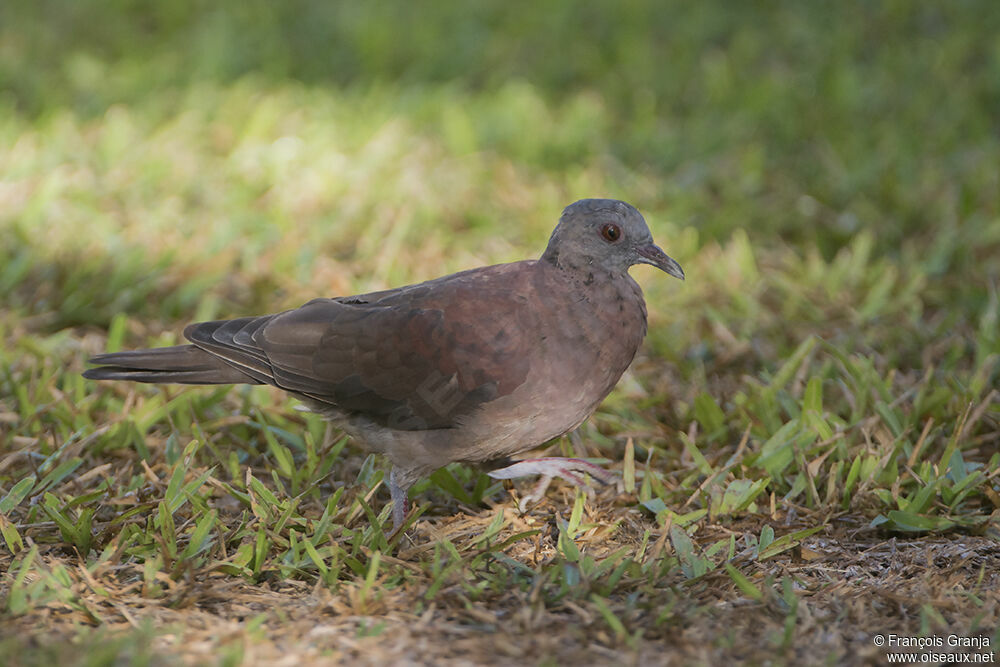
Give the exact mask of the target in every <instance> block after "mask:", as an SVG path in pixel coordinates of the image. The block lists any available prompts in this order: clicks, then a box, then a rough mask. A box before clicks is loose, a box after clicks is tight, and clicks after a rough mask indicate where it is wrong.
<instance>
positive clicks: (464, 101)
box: [0, 0, 1000, 665]
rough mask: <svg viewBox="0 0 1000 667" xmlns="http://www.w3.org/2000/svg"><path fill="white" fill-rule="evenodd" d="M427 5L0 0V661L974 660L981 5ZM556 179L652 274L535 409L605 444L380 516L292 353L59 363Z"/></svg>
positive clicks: (978, 624)
mask: <svg viewBox="0 0 1000 667" xmlns="http://www.w3.org/2000/svg"><path fill="white" fill-rule="evenodd" d="M466 4H467V3H462V4H461V5H460V6H459V5H456V6H455V7H451V6H447V5H444V4H437V3H434V4H427V3H401V2H389V3H369V4H365V3H360V4H359V3H328V4H320V3H317V4H315V5H314V4H310V3H306V2H301V1H296V2H288V3H271V2H265V1H264V0H251V1H248V2H235V1H234V2H219V3H202V2H194V1H193V0H189V1H183V2H170V3H158V4H155V5H152V6H144V5H140V4H139V3H130V2H123V1H121V2H99V1H98V0H81V1H80V2H75V3H72V4H71V5H70V4H67V3H60V2H54V1H39V2H35V3H17V2H15V3H12V4H11V5H10V6H5V7H3V8H2V9H0V664H3V665H50V664H71V665H111V664H152V665H172V664H224V665H264V664H292V665H312V664H328V663H338V662H348V663H352V664H376V663H377V664H397V663H407V662H408V661H412V662H416V663H418V664H425V663H426V664H479V663H499V664H553V665H555V664H574V663H580V664H643V665H645V664H661V663H681V664H686V663H696V664H725V662H731V663H733V662H735V663H751V664H762V663H770V664H886V662H887V660H888V655H887V653H888V652H890V651H893V650H895V649H894V647H891V646H888V645H887V646H879V645H877V644H876V637H877V636H883V637H890V636H892V635H896V636H897V637H903V638H924V639H927V640H930V641H933V640H934V639H935V638H940V639H941V640H942V641H943V642H944V646H943V647H939V648H935V649H933V650H935V651H939V652H947V651H956V652H957V653H958V654H960V655H961V656H969V657H970V659H976V660H979V659H984V658H985V659H988V656H989V655H992V656H993V660H994V661H995V660H996V657H995V654H996V652H997V650H998V649H997V646H998V644H1000V593H998V591H1000V38H998V37H997V35H1000V12H997V11H996V10H995V7H994V4H993V3H992V2H988V1H983V2H973V1H957V0H956V1H955V2H951V3H909V2H877V3H822V4H821V3H794V2H762V3H750V2H746V3H726V2H721V0H720V1H712V2H700V3H683V2H668V3H655V2H643V1H641V0H634V1H633V0H630V1H628V2H622V3H606V4H601V3H594V4H587V5H580V4H579V3H574V2H570V1H569V0H559V1H556V2H550V3H545V4H544V5H542V4H541V3H528V2H516V1H515V2H493V1H484V2H477V3H468V4H467V6H466ZM583 197H614V198H619V199H624V200H626V201H629V202H630V203H632V204H634V205H635V206H637V207H638V208H639V209H640V210H641V211H642V212H643V213H644V215H645V216H646V219H647V220H648V221H649V223H650V227H651V229H652V231H653V234H654V237H655V238H656V240H657V242H658V244H659V245H660V246H661V247H663V248H664V249H665V250H666V251H667V252H668V253H669V254H670V255H671V256H673V257H674V258H676V259H677V260H678V261H679V262H680V263H681V265H682V266H683V267H684V270H685V272H686V274H687V280H686V281H685V282H683V283H680V282H678V281H676V280H672V279H670V278H667V277H666V276H664V275H663V274H662V273H659V272H657V271H655V270H653V269H651V268H644V267H637V268H636V269H634V270H633V275H634V276H635V278H636V279H637V280H638V282H639V283H640V284H641V285H642V286H643V289H644V291H645V295H646V302H647V307H648V310H649V317H650V321H649V334H648V336H647V338H646V341H645V343H644V344H643V347H642V349H641V350H640V353H639V356H638V357H637V359H636V360H635V362H634V363H633V365H632V367H631V369H630V370H629V372H628V373H626V375H625V377H624V378H623V379H622V381H621V382H620V383H619V385H618V387H617V388H616V390H615V391H614V392H613V393H612V395H611V396H610V397H609V398H608V399H607V400H606V401H605V402H604V404H603V405H602V406H601V407H600V408H599V410H598V411H597V413H596V414H595V415H594V416H593V417H591V418H590V419H589V420H588V421H587V422H585V423H584V425H583V426H581V427H580V428H579V429H578V430H577V431H576V432H574V433H573V434H572V435H571V436H570V437H565V438H562V439H559V440H557V441H554V442H552V443H550V444H549V446H548V447H547V449H546V450H542V451H548V452H550V453H553V454H554V455H575V456H585V457H590V458H592V459H595V460H600V461H603V464H604V465H605V466H606V467H607V468H609V469H610V470H613V471H615V472H616V473H617V474H619V475H620V477H621V481H620V483H619V484H617V485H614V486H610V487H602V488H597V489H593V490H591V491H590V492H584V491H579V490H577V489H575V488H574V487H572V486H569V485H568V484H565V483H562V482H557V483H553V485H552V486H551V487H550V488H549V490H548V492H547V494H546V496H545V498H544V500H543V501H542V502H540V503H538V504H537V505H534V506H531V507H529V508H527V510H526V511H525V512H523V513H522V512H519V511H518V499H519V498H520V497H521V496H522V495H524V494H526V493H528V492H529V491H530V489H531V485H532V481H531V480H524V481H518V482H515V483H511V482H497V481H495V480H492V479H491V478H489V477H487V476H486V475H485V474H484V473H482V472H481V471H479V470H477V469H475V468H473V467H469V466H461V465H453V466H449V467H448V468H445V469H442V470H440V471H438V472H437V473H435V474H434V475H433V476H432V477H431V478H430V479H428V480H426V481H424V482H422V483H420V484H418V485H417V486H416V487H415V488H414V490H413V492H412V495H411V499H412V501H413V504H414V505H415V506H416V507H417V508H418V514H419V517H418V518H416V519H415V520H414V521H412V522H411V524H410V526H409V528H408V530H406V531H405V532H404V533H403V534H401V535H398V536H395V537H390V535H389V529H390V527H391V521H390V520H389V518H388V514H387V510H388V495H389V494H388V490H387V489H386V488H385V480H384V479H383V475H384V470H385V469H384V467H383V462H382V461H381V460H379V459H378V458H377V457H373V456H369V455H368V454H367V453H366V452H365V451H364V450H362V449H361V448H359V447H358V446H357V445H356V443H354V442H352V441H351V440H350V439H349V438H346V437H345V436H344V435H343V434H341V433H340V432H339V431H337V430H336V429H334V428H331V427H329V426H328V425H327V424H325V423H324V422H323V421H322V420H320V419H319V418H318V417H316V416H315V415H312V414H310V413H307V412H302V411H300V410H296V405H297V403H296V402H295V401H294V400H292V399H289V398H288V397H287V396H286V395H285V394H283V393H281V392H279V391H275V390H272V389H269V388H264V387H245V386H241V387H232V388H230V387H214V388H212V387H209V388H182V387H179V386H155V385H130V384H127V383H95V382H90V381H87V380H84V379H83V378H82V377H81V376H80V373H81V372H82V371H83V370H84V368H86V363H85V362H86V359H87V358H88V357H89V356H91V355H93V354H96V353H99V352H102V351H104V350H117V349H128V348H136V347H149V346H156V345H167V344H173V343H175V342H178V341H179V340H180V332H181V330H182V329H183V326H184V325H185V324H187V323H188V322H191V321H197V320H205V319H215V318H227V317H240V316H246V315H255V314H261V313H267V312H277V311H279V310H284V309H288V308H292V307H296V306H298V305H300V304H302V303H304V302H305V301H307V300H309V299H311V298H313V297H316V296H336V295H347V294H353V293H357V292H363V291H372V290H377V289H382V288H387V287H393V286H398V285H404V284H408V283H411V282H418V281H421V280H426V279H430V278H434V277H437V276H439V275H443V274H445V273H449V272H453V271H458V270H462V269H466V268H471V267H475V266H481V265H485V264H492V263H499V262H507V261H514V260H518V259H523V258H528V257H537V256H538V255H539V254H541V251H542V250H543V249H544V246H545V243H546V240H547V238H548V234H549V233H550V232H551V230H552V228H553V226H554V224H555V222H556V220H557V218H558V216H559V213H560V211H561V210H562V208H563V206H565V205H566V204H568V203H570V202H572V201H574V200H576V199H579V198H583ZM951 635H954V636H955V637H958V638H965V637H969V638H971V639H973V640H975V641H977V642H979V643H978V644H977V645H975V646H972V647H970V646H964V647H954V646H949V645H948V644H949V642H948V638H949V636H951ZM984 642H985V645H984ZM910 650H913V649H910ZM919 650H922V651H924V652H926V650H927V649H919ZM976 656H980V657H978V658H977V657H976ZM917 659H919V658H913V660H917ZM942 660H943V659H942ZM938 662H940V660H938Z"/></svg>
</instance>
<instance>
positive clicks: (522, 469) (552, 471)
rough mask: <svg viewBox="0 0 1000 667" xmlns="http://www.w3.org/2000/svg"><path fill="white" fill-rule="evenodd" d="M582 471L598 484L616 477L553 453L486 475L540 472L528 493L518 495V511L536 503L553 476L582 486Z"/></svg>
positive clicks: (580, 461)
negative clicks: (536, 481)
mask: <svg viewBox="0 0 1000 667" xmlns="http://www.w3.org/2000/svg"><path fill="white" fill-rule="evenodd" d="M583 473H586V474H588V475H590V476H591V477H593V478H594V479H596V480H597V481H598V482H600V483H601V484H611V483H612V482H614V481H615V480H616V479H617V475H615V474H614V473H612V472H609V471H607V470H605V469H604V468H602V467H600V466H598V465H594V464H593V463H590V462H589V461H584V460H583V459H567V458H561V457H556V456H548V457H545V458H540V459H524V460H523V461H518V462H517V463H514V464H513V465H509V466H507V467H506V468H500V469H499V470H490V471H489V472H487V473H486V474H487V475H489V476H490V477H492V478H493V479H514V478H516V477H527V476H529V475H541V476H542V478H541V479H540V480H538V484H537V485H536V486H535V488H534V489H532V491H531V493H529V494H528V495H526V496H524V497H523V498H521V501H520V502H519V503H518V504H517V505H518V509H519V510H521V511H522V512H523V511H524V510H525V509H526V508H527V506H528V504H529V503H534V502H538V501H539V500H541V498H542V496H543V495H545V490H546V489H547V488H549V482H551V481H552V478H553V477H561V478H563V479H565V480H566V481H567V482H569V483H570V484H572V485H573V486H576V487H580V488H586V487H587V483H586V481H585V479H584V477H583Z"/></svg>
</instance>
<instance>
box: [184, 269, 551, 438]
mask: <svg viewBox="0 0 1000 667" xmlns="http://www.w3.org/2000/svg"><path fill="white" fill-rule="evenodd" d="M513 266H514V265H501V266H496V267H486V268H484V269H476V270H473V271H469V272H465V273H462V274H455V275H453V276H448V277H446V278H444V279H439V280H436V281H431V282H428V283H422V284H420V285H415V286H412V287H406V288H401V289H398V290H389V291H386V292H379V293H374V294H368V295H360V296H355V297H345V298H341V299H315V300H313V301H310V302H309V303H307V304H305V305H304V306H302V307H300V308H297V309H295V310H290V311H286V312H283V313H278V314H277V315H270V316H265V317H258V318H243V319H239V320H228V321H222V322H204V323H200V324H195V325H191V326H190V327H188V328H187V329H186V330H185V332H184V334H185V336H186V337H187V338H188V339H189V340H190V341H191V342H192V343H194V344H195V345H197V346H198V347H200V348H202V349H204V350H206V351H207V352H210V353H211V354H213V355H216V356H218V357H219V358H221V359H224V360H225V361H226V362H227V363H230V364H232V365H233V366H234V367H237V368H239V370H240V371H242V372H243V373H246V374H247V375H249V376H251V377H253V378H255V379H257V380H260V381H262V382H267V383H269V384H274V385H276V386H278V387H281V388H282V389H285V390H287V391H290V392H292V393H295V394H299V395H301V396H304V397H307V398H310V399H312V400H314V401H319V402H321V403H325V404H328V405H330V406H332V407H334V408H336V409H338V410H341V411H344V412H348V413H353V414H359V415H363V416H365V417H367V418H369V419H371V420H373V421H375V422H377V423H380V424H383V425H386V426H392V427H394V428H398V429H404V430H423V429H432V428H448V427H452V426H454V425H456V424H457V422H458V420H460V419H461V418H462V417H463V416H465V415H468V414H470V413H471V412H473V411H474V410H475V409H476V408H477V407H479V406H480V405H481V404H483V403H484V402H488V401H490V400H493V399H494V398H497V397H499V396H503V395H506V394H509V393H510V392H512V391H513V390H514V389H516V388H517V387H518V386H519V385H520V384H521V383H522V382H524V380H525V378H526V377H527V373H528V357H529V355H528V354H527V350H526V349H525V347H526V346H528V345H531V344H533V342H532V341H530V340H527V339H525V333H524V332H526V331H533V330H537V327H532V326H530V324H529V323H528V322H527V320H528V319H531V318H533V317H534V315H533V313H532V311H531V309H530V308H529V307H528V300H527V299H526V298H525V296H524V295H523V294H522V293H520V291H519V289H518V285H517V284H514V283H517V282H518V280H517V277H518V276H519V275H521V274H520V273H519V272H515V271H512V270H511V268H510V267H513Z"/></svg>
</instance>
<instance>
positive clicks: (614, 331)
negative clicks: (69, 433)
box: [83, 199, 684, 530]
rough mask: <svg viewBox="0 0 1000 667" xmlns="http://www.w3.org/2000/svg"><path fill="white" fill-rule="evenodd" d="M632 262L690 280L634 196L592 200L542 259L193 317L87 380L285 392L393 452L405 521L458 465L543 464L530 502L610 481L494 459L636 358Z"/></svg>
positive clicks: (522, 447) (522, 445)
mask: <svg viewBox="0 0 1000 667" xmlns="http://www.w3.org/2000/svg"><path fill="white" fill-rule="evenodd" d="M635 264H651V265H652V266H655V267H657V268H659V269H661V270H663V271H665V272H666V273H668V274H669V275H671V276H674V277H676V278H679V279H681V280H683V279H684V272H683V270H682V269H681V267H680V265H679V264H678V263H677V262H676V261H674V260H673V259H671V258H670V257H668V256H667V255H666V253H664V252H663V250H661V249H660V248H659V247H658V246H657V245H656V244H655V243H654V242H653V237H652V235H651V234H650V231H649V228H648V227H647V225H646V221H645V220H644V219H643V217H642V215H641V214H640V213H639V211H637V210H636V209H635V208H634V207H632V206H631V205H629V204H627V203H625V202H622V201H618V200H613V199H583V200H580V201H578V202H576V203H573V204H571V205H569V206H568V207H566V209H565V210H564V211H563V213H562V216H561V217H560V219H559V223H558V225H557V226H556V228H555V230H554V231H553V232H552V236H551V238H550V239H549V242H548V246H547V247H546V248H545V252H544V253H542V256H541V257H540V258H539V259H534V260H524V261H519V262H513V263H510V264H497V265H493V266H484V267H480V268H476V269H471V270H468V271H462V272H459V273H454V274H451V275H447V276H444V277H441V278H437V279H434V280H429V281H427V282H423V283H419V284H415V285H408V286H405V287H397V288H395V289H388V290H385V291H380V292H372V293H369V294H360V295H356V296H342V297H334V298H321V299H314V300H312V301H309V302H308V303H306V304H305V305H303V306H301V307H299V308H296V309H294V310H286V311H284V312H281V313H277V314H273V315H262V316H260V317H241V318H238V319H232V320H219V321H214V322H200V323H195V324H191V325H189V326H188V327H187V328H186V329H185V330H184V337H185V338H186V339H187V340H188V341H190V344H187V345H176V346H173V347H163V348H154V349H146V350H134V351H125V352H114V353H109V354H101V355H98V356H96V357H94V358H92V359H90V363H91V364H94V365H96V367H95V368H90V369H88V370H87V371H85V372H84V373H83V375H84V377H86V378H89V379H93V380H128V381H132V382H151V383H178V384H194V385H214V384H270V385H274V386H275V387H279V388H280V389H283V390H285V391H287V392H288V393H290V394H292V395H293V396H295V397H296V398H297V399H299V400H300V401H301V402H302V403H303V404H304V405H305V406H306V407H307V408H308V409H310V410H313V411H315V412H318V413H320V414H321V415H323V416H324V417H325V418H327V419H329V420H330V421H331V422H333V423H334V424H335V425H337V426H338V427H340V428H341V429H343V431H345V432H346V433H348V434H349V435H351V436H352V437H353V438H354V439H355V440H357V441H359V442H360V443H361V444H362V445H364V446H365V447H367V449H369V450H371V451H374V452H378V453H382V454H384V455H385V456H386V457H387V458H388V460H389V462H390V463H391V471H390V474H389V490H390V494H391V500H392V519H393V528H394V530H398V529H399V528H400V527H401V526H402V524H403V523H404V521H405V518H406V514H407V507H408V500H407V492H408V489H409V488H410V487H411V486H412V485H413V484H414V483H415V482H416V481H418V480H419V479H421V478H423V477H426V476H427V475H429V474H430V473H431V472H433V471H434V470H436V469H438V468H440V467H442V466H445V465H447V464H449V463H452V462H466V463H473V464H484V465H486V466H489V465H491V464H492V465H494V467H495V469H493V470H491V471H490V472H489V473H488V474H490V475H491V476H493V477H494V478H497V479H509V478H514V477H520V476H527V475H540V476H541V481H540V484H539V486H538V488H536V490H535V492H534V493H533V494H531V496H529V497H531V498H532V499H535V498H537V497H540V495H541V493H543V492H544V487H545V486H546V485H547V484H548V482H549V480H551V479H552V478H553V477H560V478H563V479H566V480H568V481H570V482H571V483H573V484H576V485H582V484H583V479H584V478H583V477H582V475H583V474H584V473H586V474H589V475H591V476H592V477H594V478H595V479H597V480H598V481H601V482H609V481H611V480H612V479H614V477H613V476H612V475H611V473H609V472H608V471H607V470H605V469H603V468H601V467H599V466H597V465H594V464H592V463H589V462H587V461H584V460H582V459H570V458H556V457H545V458H535V459H525V460H521V461H518V462H516V463H513V464H511V465H507V466H506V467H497V466H498V465H503V464H506V463H510V461H511V459H510V457H511V456H512V455H516V454H518V453H520V452H524V451H526V450H529V449H533V448H536V447H538V446H540V445H542V444H544V443H546V442H548V441H549V440H552V439H553V438H557V437H559V436H561V435H564V434H566V433H568V432H570V431H572V430H573V429H575V428H576V427H578V426H579V425H580V424H581V423H582V422H583V421H584V420H585V419H587V417H589V416H590V415H591V414H592V413H593V412H594V411H595V410H596V409H597V407H598V405H599V404H600V403H601V401H603V400H604V398H605V397H606V396H607V395H608V394H609V393H610V392H611V390H612V389H613V388H614V386H615V384H616V383H617V382H618V380H619V378H621V376H622V374H623V373H624V372H625V370H626V369H627V368H628V366H629V364H631V363H632V360H633V358H634V357H635V355H636V352H637V351H638V349H639V345H640V343H641V342H642V340H643V338H644V337H645V335H646V304H645V301H644V300H643V295H642V290H641V289H640V287H639V285H638V284H637V283H636V282H635V280H634V279H633V278H632V277H631V276H630V275H629V273H628V270H629V268H630V267H631V266H633V265H635ZM497 462H500V463H499V464H498V463H497Z"/></svg>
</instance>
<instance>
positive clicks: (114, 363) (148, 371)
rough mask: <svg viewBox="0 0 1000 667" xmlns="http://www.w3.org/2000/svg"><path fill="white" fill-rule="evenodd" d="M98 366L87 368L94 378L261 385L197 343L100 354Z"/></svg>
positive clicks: (95, 358) (97, 359)
mask: <svg viewBox="0 0 1000 667" xmlns="http://www.w3.org/2000/svg"><path fill="white" fill-rule="evenodd" d="M90 363H92V364H97V365H98V366H99V367H98V368H90V369H87V370H86V371H84V373H83V377H85V378H88V379H91V380H130V381H132V382H156V383H162V384H261V383H260V382H259V381H258V380H255V379H254V378H252V377H250V376H249V375H247V374H246V373H241V372H240V371H238V370H237V369H236V368H234V367H233V366H230V365H229V364H227V363H226V362H224V361H222V360H221V359H219V358H218V357H216V356H214V355H212V354H209V353H208V352H206V351H204V350H202V349H201V348H199V347H197V346H195V345H175V346H174V347H159V348H154V349H151V350H132V351H130V352H112V353H110V354H99V355H97V356H96V357H94V358H93V359H91V360H90Z"/></svg>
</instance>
